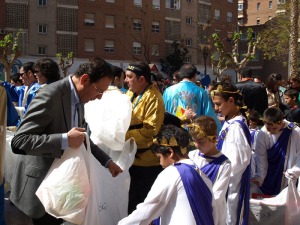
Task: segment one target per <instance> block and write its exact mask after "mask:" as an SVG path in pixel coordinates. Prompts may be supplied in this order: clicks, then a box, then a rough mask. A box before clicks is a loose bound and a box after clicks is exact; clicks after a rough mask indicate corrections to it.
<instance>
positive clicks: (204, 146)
mask: <svg viewBox="0 0 300 225" xmlns="http://www.w3.org/2000/svg"><path fill="white" fill-rule="evenodd" d="M193 142H194V144H195V147H196V148H197V149H198V150H199V151H200V152H201V153H203V154H204V155H205V154H207V153H208V152H210V151H211V150H212V149H213V148H214V146H215V143H213V142H211V141H210V140H209V139H208V138H207V137H204V138H199V139H197V138H194V137H193Z"/></svg>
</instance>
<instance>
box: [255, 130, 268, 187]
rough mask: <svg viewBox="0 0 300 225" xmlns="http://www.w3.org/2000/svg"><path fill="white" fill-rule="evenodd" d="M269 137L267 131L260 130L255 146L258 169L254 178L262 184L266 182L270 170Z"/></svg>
mask: <svg viewBox="0 0 300 225" xmlns="http://www.w3.org/2000/svg"><path fill="white" fill-rule="evenodd" d="M267 138H268V137H267V135H266V133H265V132H263V131H260V132H258V134H257V137H256V142H255V148H254V149H255V151H254V160H255V165H256V170H255V174H254V176H253V178H255V179H257V180H258V181H259V182H260V184H261V185H262V183H263V182H264V179H265V177H266V175H267V171H268V155H267V148H268V147H267Z"/></svg>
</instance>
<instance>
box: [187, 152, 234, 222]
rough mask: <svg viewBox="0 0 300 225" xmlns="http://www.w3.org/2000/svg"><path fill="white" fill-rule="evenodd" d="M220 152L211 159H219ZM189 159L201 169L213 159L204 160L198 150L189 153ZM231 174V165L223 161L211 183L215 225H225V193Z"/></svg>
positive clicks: (227, 161)
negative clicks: (214, 205)
mask: <svg viewBox="0 0 300 225" xmlns="http://www.w3.org/2000/svg"><path fill="white" fill-rule="evenodd" d="M221 155H223V154H222V152H219V153H218V154H216V155H212V157H215V158H218V157H220V156H221ZM189 157H190V159H191V160H193V161H194V163H195V164H196V165H197V166H198V168H199V169H201V168H202V167H203V166H205V165H206V164H208V163H209V162H211V161H212V160H213V159H210V158H204V157H201V156H200V155H199V150H198V149H197V150H194V151H191V152H189ZM230 173H231V164H230V161H229V160H228V159H227V160H225V161H224V162H223V163H222V165H221V166H220V168H219V171H218V173H217V176H216V179H215V181H214V183H213V189H212V190H213V196H214V199H215V204H216V207H215V209H216V210H215V211H214V212H213V216H214V222H215V225H225V224H226V193H227V189H228V185H229V179H230Z"/></svg>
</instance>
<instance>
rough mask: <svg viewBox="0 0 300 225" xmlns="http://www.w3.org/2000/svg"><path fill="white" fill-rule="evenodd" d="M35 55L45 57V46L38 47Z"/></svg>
mask: <svg viewBox="0 0 300 225" xmlns="http://www.w3.org/2000/svg"><path fill="white" fill-rule="evenodd" d="M37 54H38V55H46V46H38V48H37Z"/></svg>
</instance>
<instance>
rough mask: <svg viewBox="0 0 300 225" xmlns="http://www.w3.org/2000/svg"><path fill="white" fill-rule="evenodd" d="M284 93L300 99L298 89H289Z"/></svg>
mask: <svg viewBox="0 0 300 225" xmlns="http://www.w3.org/2000/svg"><path fill="white" fill-rule="evenodd" d="M284 95H286V96H289V97H290V98H294V97H295V98H296V99H298V96H299V92H298V91H297V90H296V89H288V90H286V91H285V92H284Z"/></svg>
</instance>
